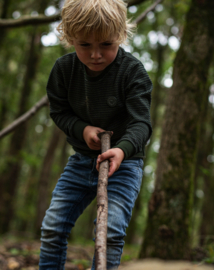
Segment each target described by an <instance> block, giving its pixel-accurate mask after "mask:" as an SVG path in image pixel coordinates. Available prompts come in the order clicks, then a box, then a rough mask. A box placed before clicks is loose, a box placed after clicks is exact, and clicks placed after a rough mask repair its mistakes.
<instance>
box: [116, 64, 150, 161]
mask: <svg viewBox="0 0 214 270" xmlns="http://www.w3.org/2000/svg"><path fill="white" fill-rule="evenodd" d="M151 91H152V83H151V80H150V79H149V76H148V74H147V72H146V71H145V69H144V66H143V65H142V64H141V63H138V64H137V65H136V66H135V67H134V68H133V69H132V72H130V73H129V75H128V79H127V87H126V110H127V112H128V120H127V122H128V124H127V127H126V132H125V134H124V135H123V136H122V137H121V139H120V140H119V141H118V142H117V145H116V146H115V147H119V148H121V149H122V150H123V151H124V153H125V159H127V158H129V157H130V156H132V155H134V154H136V153H138V152H141V151H142V150H143V147H144V146H145V145H146V142H147V141H148V139H149V138H150V136H151V134H152V127H151V122H150V104H151Z"/></svg>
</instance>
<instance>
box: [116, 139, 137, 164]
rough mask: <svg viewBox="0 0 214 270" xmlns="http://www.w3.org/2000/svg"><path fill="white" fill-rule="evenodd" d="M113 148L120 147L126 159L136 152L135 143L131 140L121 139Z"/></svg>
mask: <svg viewBox="0 0 214 270" xmlns="http://www.w3.org/2000/svg"><path fill="white" fill-rule="evenodd" d="M112 148H120V149H121V150H123V152H124V160H125V159H128V158H130V157H132V156H133V155H134V154H135V148H134V145H133V144H132V143H131V142H129V141H121V142H119V143H118V144H117V145H115V146H114V147H112Z"/></svg>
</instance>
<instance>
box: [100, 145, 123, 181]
mask: <svg viewBox="0 0 214 270" xmlns="http://www.w3.org/2000/svg"><path fill="white" fill-rule="evenodd" d="M124 156H125V155H124V152H123V150H122V149H120V148H112V149H109V150H108V151H106V152H104V153H102V154H101V155H99V156H98V158H97V165H96V169H97V170H98V171H99V168H100V163H101V162H102V161H104V160H106V159H108V160H109V172H108V177H110V176H112V175H113V173H114V172H116V171H117V170H118V169H119V167H120V164H121V162H122V161H123V159H124Z"/></svg>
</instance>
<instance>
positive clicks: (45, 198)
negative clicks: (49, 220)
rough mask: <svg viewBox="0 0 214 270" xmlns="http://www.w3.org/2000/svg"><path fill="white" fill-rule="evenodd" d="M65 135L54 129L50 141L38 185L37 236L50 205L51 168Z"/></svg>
mask: <svg viewBox="0 0 214 270" xmlns="http://www.w3.org/2000/svg"><path fill="white" fill-rule="evenodd" d="M62 135H64V133H62V131H61V130H60V129H58V128H57V127H55V128H54V131H53V135H52V137H51V139H50V143H49V146H48V149H47V153H46V155H45V158H44V161H43V165H42V170H41V174H40V178H39V183H38V202H37V215H36V235H40V228H41V224H42V220H43V217H44V215H45V211H46V210H47V208H48V205H49V197H50V196H49V195H50V192H49V183H50V180H51V179H50V173H51V167H52V165H53V161H54V154H55V151H56V149H57V146H58V143H59V141H60V137H61V136H62Z"/></svg>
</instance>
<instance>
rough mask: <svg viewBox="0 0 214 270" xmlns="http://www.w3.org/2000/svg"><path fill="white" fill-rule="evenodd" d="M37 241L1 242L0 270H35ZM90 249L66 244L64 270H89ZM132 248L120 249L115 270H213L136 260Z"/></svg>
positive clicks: (202, 264)
mask: <svg viewBox="0 0 214 270" xmlns="http://www.w3.org/2000/svg"><path fill="white" fill-rule="evenodd" d="M39 252H40V242H39V241H20V240H8V239H1V241H0V270H38V262H39ZM93 253H94V247H93V246H92V245H89V244H74V245H73V244H72V245H71V244H69V245H68V252H67V262H66V264H65V270H85V269H87V270H89V269H90V266H91V260H92V257H93ZM137 253H138V249H136V247H127V248H124V252H123V256H122V261H121V266H120V267H119V270H214V264H206V263H205V261H203V260H202V261H201V262H188V261H178V262H177V261H171V262H170V261H162V260H157V259H145V260H137V259H136V258H137Z"/></svg>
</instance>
